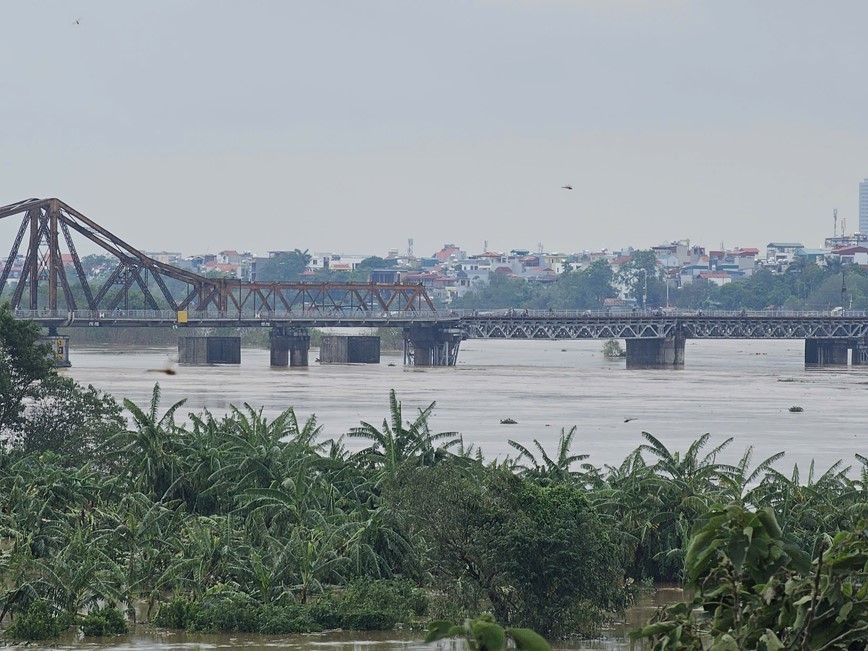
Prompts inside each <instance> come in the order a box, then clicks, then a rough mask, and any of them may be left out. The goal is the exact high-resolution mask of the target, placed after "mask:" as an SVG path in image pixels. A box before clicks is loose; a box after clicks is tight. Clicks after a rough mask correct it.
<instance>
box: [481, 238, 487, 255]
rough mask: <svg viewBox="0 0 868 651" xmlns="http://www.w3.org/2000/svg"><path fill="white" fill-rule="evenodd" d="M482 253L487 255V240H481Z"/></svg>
mask: <svg viewBox="0 0 868 651" xmlns="http://www.w3.org/2000/svg"><path fill="white" fill-rule="evenodd" d="M482 252H483V253H488V240H483V241H482Z"/></svg>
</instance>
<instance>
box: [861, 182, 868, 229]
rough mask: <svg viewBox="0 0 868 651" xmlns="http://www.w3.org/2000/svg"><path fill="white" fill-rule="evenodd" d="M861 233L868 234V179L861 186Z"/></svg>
mask: <svg viewBox="0 0 868 651" xmlns="http://www.w3.org/2000/svg"><path fill="white" fill-rule="evenodd" d="M859 232H860V233H868V179H865V180H864V181H862V182H861V183H860V184H859Z"/></svg>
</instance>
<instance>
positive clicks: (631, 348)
mask: <svg viewBox="0 0 868 651" xmlns="http://www.w3.org/2000/svg"><path fill="white" fill-rule="evenodd" d="M626 341H627V368H684V341H685V337H684V335H683V334H681V333H675V334H671V335H669V336H667V337H664V338H661V339H627V340H626Z"/></svg>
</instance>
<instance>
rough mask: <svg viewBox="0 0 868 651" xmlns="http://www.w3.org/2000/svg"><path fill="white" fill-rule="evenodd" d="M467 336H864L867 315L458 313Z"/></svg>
mask: <svg viewBox="0 0 868 651" xmlns="http://www.w3.org/2000/svg"><path fill="white" fill-rule="evenodd" d="M461 326H462V328H463V329H464V332H465V334H466V336H467V338H469V339H663V338H666V337H668V336H669V335H670V334H673V333H681V334H683V335H684V336H685V337H687V338H688V339H846V340H855V339H862V340H864V339H865V338H866V337H868V317H866V316H864V315H863V316H859V317H847V316H812V315H796V316H767V317H762V316H738V315H726V316H716V315H706V316H672V317H649V316H645V315H638V316H627V315H625V316H608V317H600V316H591V317H584V316H572V317H566V316H553V317H546V316H526V317H523V316H515V317H505V316H491V317H484V316H479V317H475V316H462V318H461Z"/></svg>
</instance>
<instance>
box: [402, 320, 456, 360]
mask: <svg viewBox="0 0 868 651" xmlns="http://www.w3.org/2000/svg"><path fill="white" fill-rule="evenodd" d="M462 339H464V331H463V330H462V329H461V328H455V327H451V328H450V327H444V326H439V325H427V324H425V325H414V326H410V327H408V328H404V364H408V365H411V366H455V364H456V363H457V362H458V348H459V347H460V346H461V340H462Z"/></svg>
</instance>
